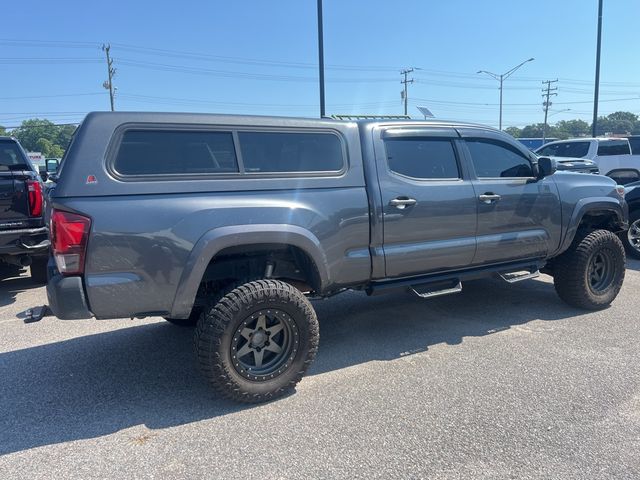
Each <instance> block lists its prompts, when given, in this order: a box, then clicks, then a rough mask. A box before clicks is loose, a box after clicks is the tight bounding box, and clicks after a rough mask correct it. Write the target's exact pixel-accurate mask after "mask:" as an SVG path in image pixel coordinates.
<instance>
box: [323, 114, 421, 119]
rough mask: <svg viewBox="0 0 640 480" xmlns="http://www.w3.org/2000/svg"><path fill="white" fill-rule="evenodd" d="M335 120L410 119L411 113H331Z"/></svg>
mask: <svg viewBox="0 0 640 480" xmlns="http://www.w3.org/2000/svg"><path fill="white" fill-rule="evenodd" d="M331 118H333V119H334V120H410V119H411V117H410V116H409V115H331Z"/></svg>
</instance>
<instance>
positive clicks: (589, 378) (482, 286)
mask: <svg viewBox="0 0 640 480" xmlns="http://www.w3.org/2000/svg"><path fill="white" fill-rule="evenodd" d="M628 267H629V269H628V271H627V278H626V281H625V285H624V287H623V291H622V293H621V294H620V296H619V297H618V299H617V301H616V302H615V303H614V304H613V306H612V307H611V308H609V309H607V310H605V311H601V312H595V313H585V312H582V311H579V310H576V309H573V308H571V307H568V306H566V305H565V304H563V303H562V302H561V301H560V300H559V298H558V297H557V296H556V295H555V292H554V290H553V286H552V284H551V283H550V279H549V277H546V276H543V277H540V279H536V280H529V281H525V282H521V283H519V284H516V285H506V284H504V283H502V282H500V281H498V280H496V281H488V282H487V281H485V282H474V283H469V284H467V285H465V289H464V291H463V293H461V294H459V295H454V296H449V297H443V298H439V299H433V300H428V301H425V300H421V299H418V298H414V297H412V296H410V295H409V294H393V295H387V296H380V297H373V298H368V297H366V296H365V295H363V294H360V293H347V294H344V295H342V296H337V297H334V298H332V299H330V300H325V301H318V302H315V306H316V309H317V311H318V315H319V318H320V325H321V347H320V351H319V354H318V357H317V359H316V362H315V364H314V366H313V367H312V370H311V371H310V372H309V374H308V375H307V377H306V378H305V379H304V380H303V381H302V382H301V383H300V385H299V387H298V389H297V392H296V393H295V394H294V395H291V396H289V397H287V398H284V399H281V400H279V401H275V402H272V403H270V404H265V405H259V406H242V405H236V404H233V403H229V402H227V401H222V400H220V399H218V398H216V397H215V396H214V394H213V393H212V392H211V391H210V390H209V389H208V387H207V385H206V384H205V382H204V381H203V380H202V378H201V377H200V375H199V373H198V372H197V370H196V368H195V362H194V359H193V356H192V345H191V344H192V332H191V331H190V330H188V329H183V328H179V327H175V326H172V325H170V324H168V323H166V322H164V321H162V320H161V319H148V320H144V321H139V320H138V321H131V320H109V321H97V320H90V321H88V320H83V321H66V322H65V321H60V320H56V319H54V318H51V317H49V318H45V319H44V320H42V321H41V322H39V323H34V324H25V323H23V322H22V320H20V319H18V318H16V315H17V314H18V313H19V312H21V311H23V310H25V309H26V308H28V307H31V306H34V305H39V304H43V303H45V301H46V296H45V292H44V288H43V287H38V286H36V285H34V284H33V283H32V282H31V281H30V279H29V278H28V276H26V275H25V274H22V275H19V276H16V275H18V273H17V272H14V273H12V274H10V277H9V278H4V279H3V280H1V281H0V379H1V383H0V412H1V416H0V472H2V473H1V474H0V476H1V477H2V478H6V479H22V478H25V479H34V478H65V479H67V478H69V479H70V478H82V479H86V478H107V477H109V478H245V479H247V478H261V479H272V478H429V479H440V478H452V479H457V478H469V479H485V478H486V479H502V478H505V479H506V478H518V479H528V478H545V479H549V478H558V479H573V478H575V479H585V478H590V479H593V478H615V479H624V478H630V479H631V478H634V479H637V478H640V455H638V452H640V367H639V364H640V353H639V350H640V348H639V347H640V329H639V328H638V323H639V322H638V320H639V316H638V310H639V308H638V307H639V306H640V298H639V296H638V291H640V262H638V261H630V262H629V265H628ZM3 275H5V276H6V275H8V274H7V273H6V272H5V273H4V274H3Z"/></svg>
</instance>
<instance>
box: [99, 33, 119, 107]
mask: <svg viewBox="0 0 640 480" xmlns="http://www.w3.org/2000/svg"><path fill="white" fill-rule="evenodd" d="M110 50H111V45H109V44H106V45H105V44H104V43H103V44H102V51H103V52H104V53H105V55H106V56H107V75H108V76H107V80H105V82H104V83H103V84H102V86H103V87H104V88H106V89H107V90H109V100H110V101H111V111H112V112H113V111H114V110H115V109H114V107H113V77H114V76H115V74H116V69H115V68H113V59H112V58H111V56H110V55H109V51H110Z"/></svg>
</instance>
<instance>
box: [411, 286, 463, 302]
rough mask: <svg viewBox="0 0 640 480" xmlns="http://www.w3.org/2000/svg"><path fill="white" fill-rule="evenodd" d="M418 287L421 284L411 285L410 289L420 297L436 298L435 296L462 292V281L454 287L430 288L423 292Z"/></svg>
mask: <svg viewBox="0 0 640 480" xmlns="http://www.w3.org/2000/svg"><path fill="white" fill-rule="evenodd" d="M416 288H420V285H415V286H411V287H409V290H411V291H412V292H413V293H414V294H415V295H417V296H418V297H420V298H435V297H441V296H442V295H450V294H452V293H460V292H461V291H462V283H460V282H458V283H457V284H456V285H455V286H454V287H450V288H443V289H441V290H430V291H427V292H423V293H420V292H418V291H417V290H416Z"/></svg>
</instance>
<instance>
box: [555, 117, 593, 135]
mask: <svg viewBox="0 0 640 480" xmlns="http://www.w3.org/2000/svg"><path fill="white" fill-rule="evenodd" d="M555 129H556V135H554V136H557V137H558V138H563V139H564V138H575V137H585V136H587V135H590V134H591V127H590V125H589V124H588V123H587V122H585V121H584V120H560V121H559V122H558V123H556V124H555Z"/></svg>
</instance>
